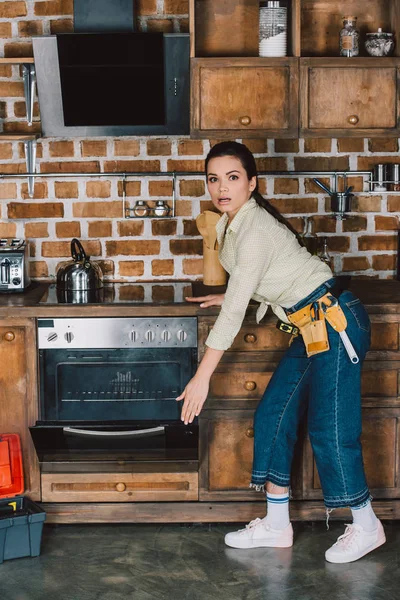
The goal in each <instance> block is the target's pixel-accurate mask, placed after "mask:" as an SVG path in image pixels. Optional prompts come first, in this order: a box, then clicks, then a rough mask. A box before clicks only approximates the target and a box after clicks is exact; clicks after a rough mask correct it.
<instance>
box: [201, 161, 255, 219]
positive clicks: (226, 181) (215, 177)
mask: <svg viewBox="0 0 400 600" xmlns="http://www.w3.org/2000/svg"><path fill="white" fill-rule="evenodd" d="M256 184H257V179H256V177H252V178H251V179H250V180H249V179H248V177H247V173H246V171H245V169H244V168H243V166H242V163H241V162H240V160H239V159H238V158H236V157H235V156H218V157H216V158H212V159H211V160H210V162H209V163H208V168H207V186H208V191H209V193H210V196H211V200H212V203H213V204H214V206H215V207H216V208H218V210H219V211H221V212H222V213H228V217H229V222H231V221H232V219H233V217H234V216H235V215H236V213H237V212H238V211H239V210H240V209H241V207H242V206H243V204H245V203H246V202H247V201H248V200H249V199H250V197H251V194H252V192H253V191H254V189H255V187H256Z"/></svg>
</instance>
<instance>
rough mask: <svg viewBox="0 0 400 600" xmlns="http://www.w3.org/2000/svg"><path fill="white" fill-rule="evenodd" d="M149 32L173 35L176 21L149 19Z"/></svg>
mask: <svg viewBox="0 0 400 600" xmlns="http://www.w3.org/2000/svg"><path fill="white" fill-rule="evenodd" d="M147 31H150V32H154V31H161V32H162V33H172V32H173V31H174V21H173V20H172V19H149V20H148V21H147Z"/></svg>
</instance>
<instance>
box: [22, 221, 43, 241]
mask: <svg viewBox="0 0 400 600" xmlns="http://www.w3.org/2000/svg"><path fill="white" fill-rule="evenodd" d="M25 237H27V238H44V237H49V231H48V224H47V223H25Z"/></svg>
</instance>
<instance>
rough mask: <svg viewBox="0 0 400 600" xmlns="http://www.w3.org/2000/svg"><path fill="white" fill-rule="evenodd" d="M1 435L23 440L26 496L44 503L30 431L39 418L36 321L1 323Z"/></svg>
mask: <svg viewBox="0 0 400 600" xmlns="http://www.w3.org/2000/svg"><path fill="white" fill-rule="evenodd" d="M0 365H1V368H0V432H2V433H18V434H19V435H20V436H21V445H22V452H23V465H24V473H25V492H26V493H27V494H28V495H29V497H30V498H32V499H33V500H40V475H39V465H38V461H37V456H36V452H35V449H34V446H33V443H32V440H31V436H30V433H29V429H28V428H29V427H30V426H31V425H34V424H35V422H36V420H37V418H38V396H37V371H36V329H35V319H14V318H9V319H5V320H0Z"/></svg>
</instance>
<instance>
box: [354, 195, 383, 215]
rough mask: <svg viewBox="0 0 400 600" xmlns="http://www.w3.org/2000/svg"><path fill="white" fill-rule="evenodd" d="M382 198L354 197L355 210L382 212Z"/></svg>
mask: <svg viewBox="0 0 400 600" xmlns="http://www.w3.org/2000/svg"><path fill="white" fill-rule="evenodd" d="M381 209H382V198H381V197H380V196H355V197H354V198H353V204H352V211H353V212H360V213H365V212H381Z"/></svg>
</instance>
